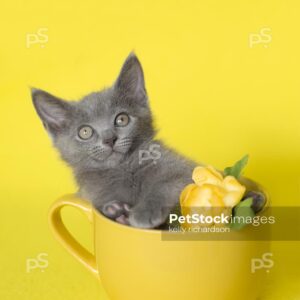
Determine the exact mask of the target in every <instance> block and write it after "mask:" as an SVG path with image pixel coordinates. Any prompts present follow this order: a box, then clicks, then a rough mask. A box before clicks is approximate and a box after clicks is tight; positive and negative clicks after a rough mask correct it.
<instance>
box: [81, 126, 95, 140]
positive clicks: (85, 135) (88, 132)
mask: <svg viewBox="0 0 300 300" xmlns="http://www.w3.org/2000/svg"><path fill="white" fill-rule="evenodd" d="M93 133H94V130H93V128H92V127H91V126H82V127H81V128H80V129H79V131H78V136H79V137H80V138H81V139H83V140H88V139H90V138H91V137H92V135H93Z"/></svg>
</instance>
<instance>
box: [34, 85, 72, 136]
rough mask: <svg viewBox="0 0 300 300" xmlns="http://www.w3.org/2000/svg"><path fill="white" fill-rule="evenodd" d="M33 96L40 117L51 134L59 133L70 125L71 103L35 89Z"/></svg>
mask: <svg viewBox="0 0 300 300" xmlns="http://www.w3.org/2000/svg"><path fill="white" fill-rule="evenodd" d="M31 96H32V101H33V104H34V107H35V109H36V111H37V113H38V115H39V117H40V118H41V120H42V122H43V124H44V126H45V128H46V129H47V130H48V131H49V132H50V133H57V132H59V131H60V130H62V129H63V128H64V127H65V126H66V125H67V124H68V120H70V119H69V114H70V111H71V105H70V104H69V103H67V102H66V101H64V100H61V99H59V98H57V97H55V96H53V95H51V94H49V93H47V92H45V91H42V90H39V89H34V88H32V89H31Z"/></svg>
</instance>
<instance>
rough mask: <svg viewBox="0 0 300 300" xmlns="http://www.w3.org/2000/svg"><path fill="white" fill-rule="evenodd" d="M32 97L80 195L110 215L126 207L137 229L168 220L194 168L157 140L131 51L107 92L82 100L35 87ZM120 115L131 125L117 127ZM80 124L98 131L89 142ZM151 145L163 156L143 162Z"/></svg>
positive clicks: (139, 68)
mask: <svg viewBox="0 0 300 300" xmlns="http://www.w3.org/2000/svg"><path fill="white" fill-rule="evenodd" d="M32 98H33V103H34V106H35V108H36V110H37V113H38V115H39V116H40V118H41V120H42V122H43V124H44V126H45V128H46V129H47V131H48V133H49V135H50V136H51V138H52V140H53V144H54V146H55V147H56V148H57V149H58V151H59V153H60V154H61V157H62V159H63V160H65V161H66V162H67V163H68V164H69V165H70V166H71V167H72V169H73V172H74V175H75V178H76V180H77V183H78V185H79V187H80V191H79V193H80V195H81V196H82V197H84V198H86V199H89V200H90V201H91V202H92V203H93V205H94V206H95V207H96V208H97V209H99V210H100V211H102V212H104V213H105V214H106V215H108V216H109V213H106V208H107V207H108V205H111V204H113V203H117V204H121V207H122V205H124V204H125V203H127V204H128V206H129V207H130V209H129V213H128V217H129V218H128V222H129V224H130V225H132V226H135V227H140V228H154V227H157V226H159V225H160V224H162V223H163V222H164V221H165V220H166V218H167V216H168V214H169V213H170V210H171V209H172V208H173V207H174V206H175V205H176V204H177V203H178V201H179V195H180V192H181V190H182V189H183V188H184V187H185V186H186V185H187V184H188V183H190V182H191V174H192V170H193V168H194V166H195V164H194V163H193V162H192V161H190V160H187V159H185V158H184V157H182V156H180V155H179V154H177V153H176V152H174V151H173V150H171V149H170V148H168V147H166V146H165V145H164V144H163V143H162V142H161V141H158V140H156V139H155V138H154V136H155V130H154V127H153V122H152V115H151V111H150V108H149V103H148V97H147V93H146V89H145V83H144V76H143V71H142V67H141V64H140V62H139V61H138V59H137V57H136V56H135V55H134V54H133V53H132V54H130V55H129V57H128V58H127V59H126V61H125V63H124V65H123V67H122V70H121V73H120V75H119V77H118V79H117V81H116V82H115V84H114V85H113V86H112V87H110V88H108V89H105V90H103V91H100V92H95V93H91V94H89V95H88V96H86V97H84V98H83V99H82V100H81V101H78V102H74V101H64V100H61V99H59V98H57V97H54V96H52V95H50V94H48V93H46V92H44V91H42V90H37V89H33V90H32ZM122 112H126V113H127V114H128V115H129V117H130V121H129V124H128V125H127V126H125V127H116V126H115V125H114V120H115V117H116V116H117V115H118V114H119V113H122ZM82 125H89V126H91V127H92V128H93V129H94V134H93V136H92V138H91V139H90V140H81V139H80V138H79V137H78V129H79V128H80V127H81V126H82ZM107 139H113V140H115V144H114V145H113V147H111V145H108V144H104V143H103V141H104V140H107ZM152 145H156V146H155V147H156V150H158V151H159V158H158V159H155V160H154V159H151V156H150V159H144V160H142V161H141V159H140V158H141V153H144V154H147V151H148V150H149V149H151V147H152ZM150 152H151V151H150ZM150 152H148V153H150ZM152 154H153V153H150V155H152ZM128 206H126V208H128ZM119 208H120V206H119ZM114 217H116V216H114Z"/></svg>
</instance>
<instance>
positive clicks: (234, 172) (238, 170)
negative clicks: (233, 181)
mask: <svg viewBox="0 0 300 300" xmlns="http://www.w3.org/2000/svg"><path fill="white" fill-rule="evenodd" d="M248 159H249V155H248V154H247V155H245V156H244V157H243V158H242V159H241V160H239V161H238V162H236V163H235V164H234V165H233V166H232V167H227V168H225V169H224V175H225V176H228V175H231V176H234V177H235V178H239V177H240V175H241V174H242V171H243V169H244V168H245V166H246V165H247V163H248Z"/></svg>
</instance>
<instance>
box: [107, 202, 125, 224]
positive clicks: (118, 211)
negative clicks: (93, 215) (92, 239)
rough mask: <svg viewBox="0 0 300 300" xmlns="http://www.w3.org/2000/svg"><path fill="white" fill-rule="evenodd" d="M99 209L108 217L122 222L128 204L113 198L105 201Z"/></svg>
mask: <svg viewBox="0 0 300 300" xmlns="http://www.w3.org/2000/svg"><path fill="white" fill-rule="evenodd" d="M101 211H102V213H103V214H104V215H105V216H107V217H108V218H110V219H113V220H116V221H117V222H119V223H124V222H125V221H124V218H127V217H128V214H129V211H130V206H129V205H128V204H127V203H124V202H120V201H117V200H115V201H111V202H108V203H105V204H104V205H103V206H102V208H101Z"/></svg>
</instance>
